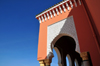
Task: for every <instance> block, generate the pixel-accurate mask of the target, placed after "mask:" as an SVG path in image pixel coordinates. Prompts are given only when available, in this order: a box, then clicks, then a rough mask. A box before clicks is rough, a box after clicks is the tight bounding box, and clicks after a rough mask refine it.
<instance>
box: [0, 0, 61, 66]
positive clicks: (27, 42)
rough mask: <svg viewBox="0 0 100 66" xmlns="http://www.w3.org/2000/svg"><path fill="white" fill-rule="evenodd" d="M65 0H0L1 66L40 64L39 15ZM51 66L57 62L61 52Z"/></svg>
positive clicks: (33, 65)
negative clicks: (38, 50)
mask: <svg viewBox="0 0 100 66" xmlns="http://www.w3.org/2000/svg"><path fill="white" fill-rule="evenodd" d="M60 1H62V0H0V66H39V62H38V61H37V49H38V35H39V22H38V20H37V19H36V18H35V16H36V15H37V14H39V13H40V12H42V11H44V10H45V9H47V8H49V7H51V6H53V5H54V4H56V3H58V2H60ZM53 52H54V56H55V57H54V58H53V62H52V64H51V66H58V65H57V63H58V62H57V55H56V53H55V51H53Z"/></svg>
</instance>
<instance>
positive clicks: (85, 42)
mask: <svg viewBox="0 0 100 66" xmlns="http://www.w3.org/2000/svg"><path fill="white" fill-rule="evenodd" d="M89 2H90V1H89V0H87V1H86V3H87V4H88V5H87V6H88V8H89V10H90V12H91V15H92V17H93V19H94V21H95V23H94V24H95V26H96V28H95V30H96V29H97V32H98V34H97V35H98V36H99V34H100V33H99V30H100V29H99V28H100V26H99V22H100V19H99V15H98V13H95V12H100V11H95V10H93V9H94V8H92V7H90V6H91V5H93V2H91V3H90V4H89ZM95 4H96V3H95ZM93 7H94V6H93ZM96 15H97V18H96V17H95V16H96ZM70 16H73V19H74V24H75V28H76V33H77V37H78V41H79V47H80V52H85V51H88V52H89V53H90V57H91V60H92V63H93V66H100V54H99V50H98V42H97V39H96V37H95V32H94V29H93V26H92V25H91V20H90V18H89V15H88V14H87V10H86V9H85V6H84V5H83V3H82V5H79V4H78V6H77V7H75V4H74V7H73V9H72V8H71V7H70V9H69V11H68V10H67V9H66V12H64V10H62V14H61V13H60V11H59V15H57V13H55V16H52V18H49V19H48V18H47V17H46V19H48V20H46V21H45V19H44V22H41V23H40V30H39V42H38V60H44V59H46V58H47V51H48V50H47V31H48V29H47V27H48V26H49V25H52V24H54V23H57V22H59V21H61V20H63V19H66V18H68V17H70ZM49 17H51V16H50V15H49Z"/></svg>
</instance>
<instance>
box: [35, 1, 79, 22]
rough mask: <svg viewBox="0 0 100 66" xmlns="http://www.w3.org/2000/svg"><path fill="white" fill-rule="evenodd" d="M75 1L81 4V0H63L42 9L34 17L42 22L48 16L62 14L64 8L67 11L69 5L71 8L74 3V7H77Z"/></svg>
mask: <svg viewBox="0 0 100 66" xmlns="http://www.w3.org/2000/svg"><path fill="white" fill-rule="evenodd" d="M77 2H78V3H79V5H81V0H78V1H76V0H65V1H63V2H62V3H60V4H58V5H56V6H54V7H52V8H50V9H48V10H47V11H44V12H43V13H41V14H39V15H37V16H36V18H38V19H39V22H40V23H41V21H42V22H44V20H45V21H46V20H49V19H50V18H52V17H53V16H54V17H55V16H56V13H57V15H59V13H61V14H62V11H64V12H66V9H67V10H68V11H69V9H70V6H71V8H73V6H74V5H73V4H75V7H77Z"/></svg>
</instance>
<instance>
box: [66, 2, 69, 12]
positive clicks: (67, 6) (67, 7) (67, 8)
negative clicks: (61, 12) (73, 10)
mask: <svg viewBox="0 0 100 66" xmlns="http://www.w3.org/2000/svg"><path fill="white" fill-rule="evenodd" d="M66 6H67V10H68V11H69V5H68V3H66Z"/></svg>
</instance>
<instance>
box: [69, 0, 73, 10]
mask: <svg viewBox="0 0 100 66" xmlns="http://www.w3.org/2000/svg"><path fill="white" fill-rule="evenodd" d="M69 2H70V5H71V8H73V3H72V1H71V0H70V1H69Z"/></svg>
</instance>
